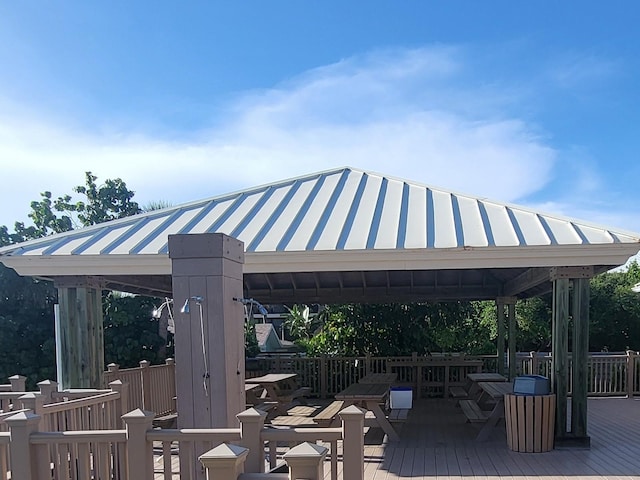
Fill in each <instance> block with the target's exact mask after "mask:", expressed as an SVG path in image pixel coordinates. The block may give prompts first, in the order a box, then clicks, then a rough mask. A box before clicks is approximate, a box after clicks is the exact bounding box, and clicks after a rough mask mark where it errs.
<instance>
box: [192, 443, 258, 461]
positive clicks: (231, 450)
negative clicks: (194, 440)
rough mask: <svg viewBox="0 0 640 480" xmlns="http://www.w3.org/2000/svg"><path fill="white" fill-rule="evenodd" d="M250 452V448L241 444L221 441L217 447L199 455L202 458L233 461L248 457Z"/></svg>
mask: <svg viewBox="0 0 640 480" xmlns="http://www.w3.org/2000/svg"><path fill="white" fill-rule="evenodd" d="M248 454H249V449H248V448H244V447H241V446H239V445H232V444H228V443H221V444H220V445H218V446H217V447H215V448H212V449H211V450H209V451H208V452H205V453H203V454H202V455H200V456H199V457H198V459H199V460H200V461H202V460H211V459H216V460H231V461H232V462H233V463H235V462H236V461H238V460H240V459H242V458H244V457H246V456H247V455H248Z"/></svg>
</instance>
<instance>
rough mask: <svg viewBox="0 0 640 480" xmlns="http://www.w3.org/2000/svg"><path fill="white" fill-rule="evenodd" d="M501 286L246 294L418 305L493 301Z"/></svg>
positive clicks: (262, 298) (270, 299)
mask: <svg viewBox="0 0 640 480" xmlns="http://www.w3.org/2000/svg"><path fill="white" fill-rule="evenodd" d="M499 291H500V287H499V286H498V285H495V286H493V287H492V288H487V289H483V288H480V287H475V286H474V287H467V288H463V289H462V290H460V289H458V288H457V287H456V286H453V287H439V288H434V287H414V288H410V287H393V288H391V289H389V290H387V289H386V288H385V287H368V288H366V289H365V288H363V287H343V288H340V287H324V288H320V290H316V289H315V288H298V289H297V290H295V291H294V290H292V289H291V288H276V289H274V290H273V291H269V290H268V289H264V288H247V290H246V292H245V294H246V296H248V297H251V298H255V299H256V300H258V301H259V302H260V303H265V304H268V303H272V304H275V303H349V302H354V303H365V302H371V303H380V302H418V301H428V300H433V301H438V300H440V301H447V300H452V301H453V300H491V299H495V298H496V296H497V295H498V294H499V293H500V292H499Z"/></svg>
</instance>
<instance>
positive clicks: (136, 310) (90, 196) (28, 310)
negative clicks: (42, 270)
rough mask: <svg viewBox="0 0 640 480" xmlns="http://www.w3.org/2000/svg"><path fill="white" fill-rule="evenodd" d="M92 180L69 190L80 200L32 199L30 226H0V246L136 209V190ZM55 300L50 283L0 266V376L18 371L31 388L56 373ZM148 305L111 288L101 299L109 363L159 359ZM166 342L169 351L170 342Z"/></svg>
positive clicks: (114, 182) (45, 194) (118, 181)
mask: <svg viewBox="0 0 640 480" xmlns="http://www.w3.org/2000/svg"><path fill="white" fill-rule="evenodd" d="M96 180H97V177H96V176H94V175H92V174H91V172H86V174H85V185H82V186H78V187H75V188H74V189H73V190H74V192H76V193H79V194H81V195H82V200H78V201H72V197H71V195H64V196H62V197H58V198H57V199H55V200H54V199H53V197H52V194H51V192H48V191H46V192H43V193H41V194H40V195H41V199H40V200H39V201H34V202H31V212H30V213H29V215H28V216H29V218H30V219H31V220H32V222H33V225H32V226H25V224H24V223H22V222H15V225H14V231H13V232H9V229H8V228H7V227H6V226H0V245H9V244H11V243H16V242H22V241H26V240H30V239H33V238H40V237H43V236H47V235H50V234H53V233H59V232H64V231H68V230H71V229H73V228H74V227H77V226H88V225H93V224H95V223H102V222H105V221H109V220H113V219H116V218H123V217H126V216H129V215H133V214H136V213H140V211H141V210H140V207H139V206H138V204H137V203H136V202H134V201H133V200H132V198H133V196H134V192H133V191H131V190H129V189H128V188H127V186H126V184H125V182H123V181H122V180H121V179H119V178H118V179H115V180H106V181H105V182H104V184H102V185H98V184H97V183H96ZM56 302H57V292H56V290H55V288H53V286H52V285H51V283H50V282H44V281H39V280H34V279H32V278H23V277H20V276H18V275H17V274H16V273H15V272H14V271H13V270H11V269H9V268H6V267H5V266H4V265H0V328H2V332H3V333H2V335H0V346H1V347H4V348H3V351H5V352H7V353H6V354H5V355H3V357H2V358H1V359H0V379H1V378H3V377H6V376H10V375H14V374H17V373H19V374H22V375H27V376H28V378H29V381H30V382H31V383H30V386H31V387H33V386H34V382H35V381H39V380H43V379H45V378H55V348H54V347H55V341H54V320H53V304H55V303H56ZM152 309H153V306H152V300H151V299H149V298H145V297H140V296H128V295H118V294H114V293H111V294H108V295H107V296H106V297H105V298H104V314H105V335H104V338H105V357H106V358H105V360H106V362H107V363H110V362H115V363H118V364H120V365H121V366H123V367H126V366H134V365H137V363H138V361H139V360H142V359H147V360H150V361H153V362H157V361H160V360H162V358H161V356H160V352H161V351H162V350H163V349H162V348H161V347H162V343H164V339H162V337H161V336H160V335H159V332H158V324H157V321H155V320H154V319H152V315H151V311H152ZM170 340H171V339H170ZM168 347H169V353H171V347H172V343H171V341H170V344H169V346H168Z"/></svg>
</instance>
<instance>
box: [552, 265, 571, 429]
mask: <svg viewBox="0 0 640 480" xmlns="http://www.w3.org/2000/svg"><path fill="white" fill-rule="evenodd" d="M552 336H553V342H552V349H551V358H552V362H553V377H552V382H551V383H552V386H553V391H554V393H555V394H556V428H555V431H556V440H559V439H562V438H564V437H566V436H567V433H568V432H567V391H568V381H567V379H568V378H569V353H568V337H569V279H568V278H557V279H555V280H554V281H553V333H552Z"/></svg>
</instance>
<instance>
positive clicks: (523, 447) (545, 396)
mask: <svg viewBox="0 0 640 480" xmlns="http://www.w3.org/2000/svg"><path fill="white" fill-rule="evenodd" d="M519 378H522V380H520V381H518V379H519ZM513 390H514V393H512V394H511V393H508V394H506V395H505V397H504V418H505V423H506V429H507V445H508V446H509V448H510V449H511V450H513V451H514V452H529V453H533V452H548V451H550V450H552V449H553V441H554V434H555V419H556V396H555V395H554V394H549V388H548V379H547V378H546V377H540V376H539V375H526V376H523V377H517V378H516V380H515V382H514V386H513Z"/></svg>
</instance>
